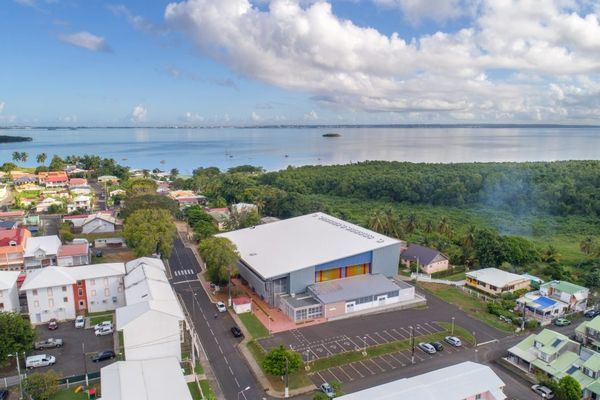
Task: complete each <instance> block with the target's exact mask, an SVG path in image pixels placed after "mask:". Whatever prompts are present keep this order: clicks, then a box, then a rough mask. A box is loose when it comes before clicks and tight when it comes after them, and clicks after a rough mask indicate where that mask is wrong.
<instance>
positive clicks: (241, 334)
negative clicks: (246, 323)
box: [231, 326, 244, 337]
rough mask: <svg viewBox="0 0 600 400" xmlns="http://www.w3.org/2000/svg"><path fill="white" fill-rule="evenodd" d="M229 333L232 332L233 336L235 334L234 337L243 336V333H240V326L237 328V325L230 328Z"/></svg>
mask: <svg viewBox="0 0 600 400" xmlns="http://www.w3.org/2000/svg"><path fill="white" fill-rule="evenodd" d="M231 333H233V336H235V337H241V336H244V334H243V333H242V330H241V329H240V328H238V327H237V326H234V327H232V328H231Z"/></svg>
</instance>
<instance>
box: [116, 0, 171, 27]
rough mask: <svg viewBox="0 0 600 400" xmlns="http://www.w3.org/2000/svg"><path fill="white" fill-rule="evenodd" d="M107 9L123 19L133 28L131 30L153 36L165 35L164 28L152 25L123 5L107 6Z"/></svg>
mask: <svg viewBox="0 0 600 400" xmlns="http://www.w3.org/2000/svg"><path fill="white" fill-rule="evenodd" d="M107 8H108V9H109V10H110V11H111V12H112V13H113V14H115V15H116V16H119V17H125V18H126V19H127V21H128V22H129V24H131V26H133V29H135V30H137V31H140V32H144V33H154V34H162V33H166V28H165V27H164V26H160V25H157V24H155V23H152V22H150V21H148V20H147V19H146V18H144V17H142V16H140V15H135V14H134V13H132V12H131V10H129V8H127V6H125V5H123V4H116V5H108V6H107Z"/></svg>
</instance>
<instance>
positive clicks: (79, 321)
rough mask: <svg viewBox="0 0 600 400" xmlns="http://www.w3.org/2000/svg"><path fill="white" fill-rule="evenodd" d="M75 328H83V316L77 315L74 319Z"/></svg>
mask: <svg viewBox="0 0 600 400" xmlns="http://www.w3.org/2000/svg"><path fill="white" fill-rule="evenodd" d="M75 328H85V317H84V316H83V315H78V316H77V318H75Z"/></svg>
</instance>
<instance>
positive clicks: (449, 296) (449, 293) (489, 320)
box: [419, 282, 514, 332]
mask: <svg viewBox="0 0 600 400" xmlns="http://www.w3.org/2000/svg"><path fill="white" fill-rule="evenodd" d="M419 286H420V287H422V288H423V289H425V290H426V291H428V292H429V293H431V294H433V295H435V296H437V297H439V298H441V299H442V300H445V301H447V302H448V303H450V304H454V305H456V306H458V308H460V309H461V310H463V311H464V312H466V313H467V314H469V315H470V316H472V317H474V318H477V319H479V320H481V321H483V322H485V323H486V324H488V325H490V326H492V327H494V328H496V329H500V330H502V331H505V332H513V331H514V327H513V326H512V325H511V324H507V323H506V322H503V321H500V320H499V319H498V317H497V316H495V315H492V314H490V313H488V312H487V304H486V302H485V301H483V300H480V299H478V298H477V297H475V296H473V295H470V294H468V293H465V292H463V291H462V290H461V289H458V288H456V287H454V286H448V285H439V284H435V283H423V282H419Z"/></svg>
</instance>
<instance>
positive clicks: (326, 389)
mask: <svg viewBox="0 0 600 400" xmlns="http://www.w3.org/2000/svg"><path fill="white" fill-rule="evenodd" d="M319 389H320V390H321V392H323V393H325V396H327V397H329V398H330V399H333V398H334V397H335V390H333V388H332V387H331V385H330V384H329V383H327V382H325V383H323V384H321V386H319Z"/></svg>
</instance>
